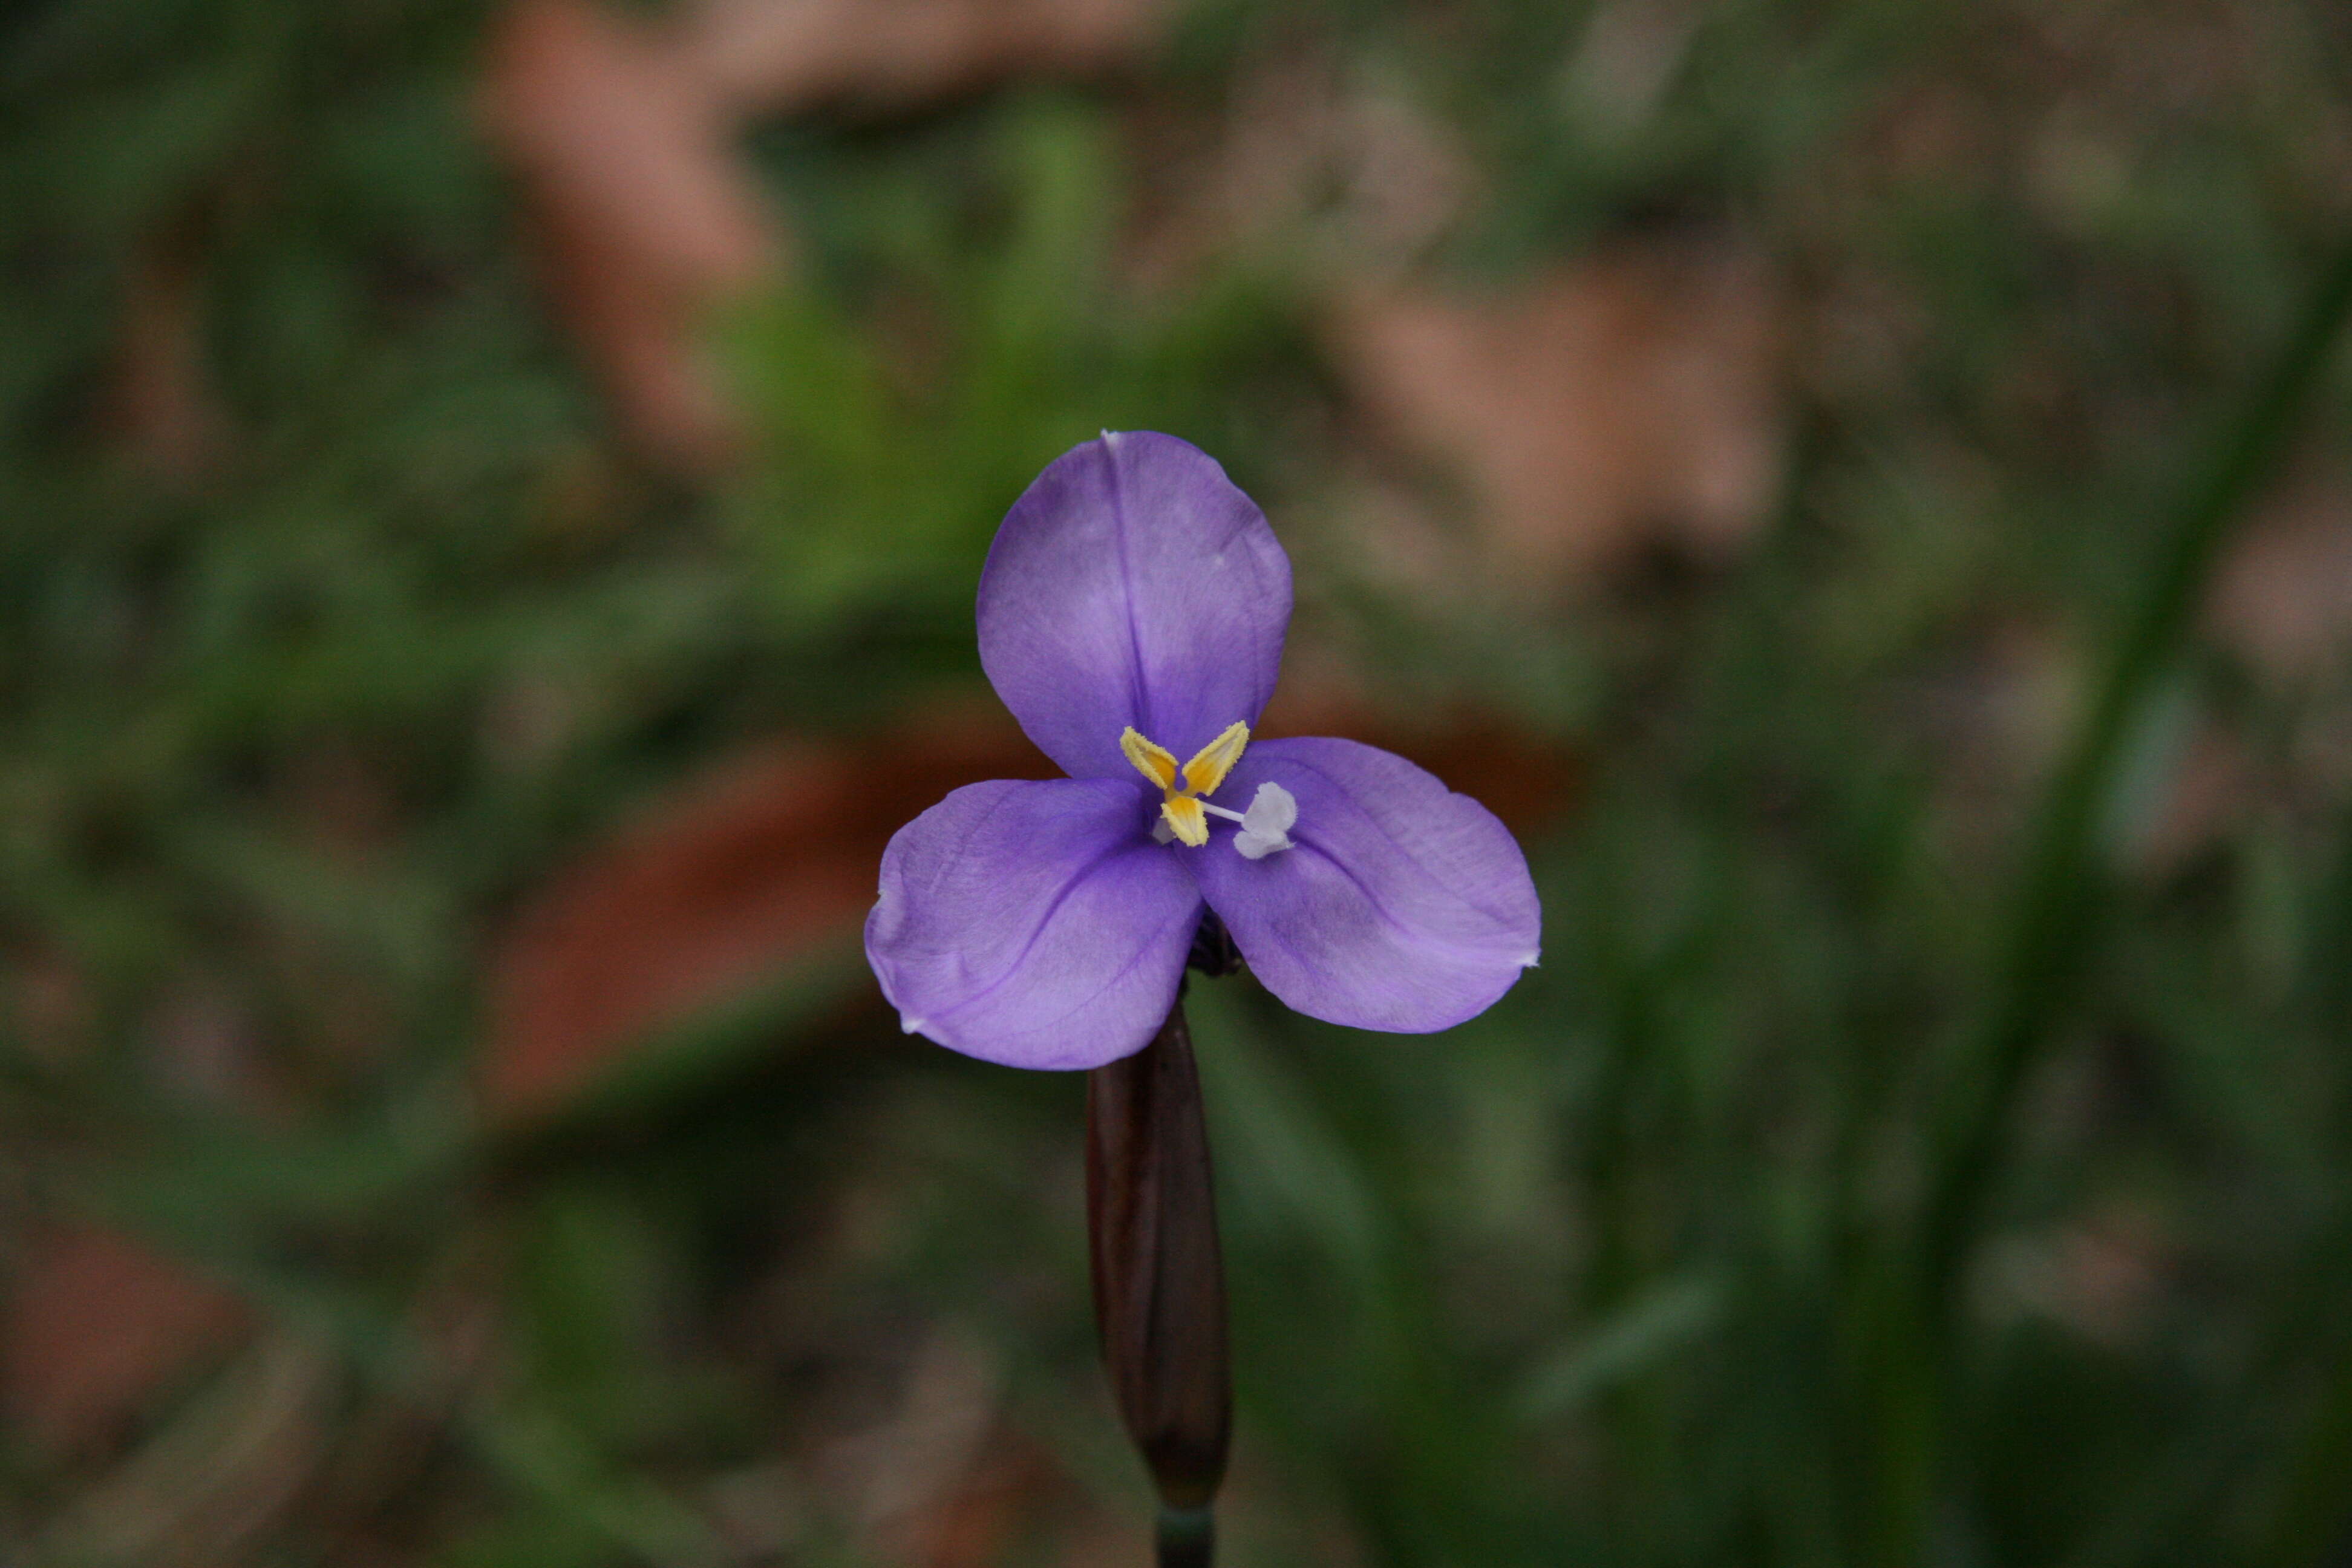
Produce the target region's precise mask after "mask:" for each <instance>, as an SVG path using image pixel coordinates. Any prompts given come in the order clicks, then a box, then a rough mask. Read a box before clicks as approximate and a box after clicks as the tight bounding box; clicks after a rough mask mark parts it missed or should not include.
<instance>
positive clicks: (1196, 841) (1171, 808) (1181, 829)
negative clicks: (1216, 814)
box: [1160, 795, 1209, 849]
mask: <svg viewBox="0 0 2352 1568" xmlns="http://www.w3.org/2000/svg"><path fill="white" fill-rule="evenodd" d="M1160 816H1164V817H1166V818H1167V819H1168V826H1169V827H1170V829H1171V830H1172V831H1173V832H1174V833H1175V835H1176V837H1178V838H1180V839H1181V840H1182V841H1183V842H1184V843H1186V844H1189V845H1191V846H1192V847H1193V848H1195V849H1198V848H1199V847H1201V846H1202V845H1203V844H1206V843H1207V842H1208V841H1209V814H1208V813H1207V812H1205V811H1202V809H1201V803H1200V802H1199V801H1197V800H1194V799H1193V798H1192V796H1191V795H1170V796H1169V797H1168V798H1167V799H1166V800H1164V801H1162V802H1160Z"/></svg>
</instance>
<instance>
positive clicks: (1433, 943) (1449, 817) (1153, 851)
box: [866, 431, 1541, 1068]
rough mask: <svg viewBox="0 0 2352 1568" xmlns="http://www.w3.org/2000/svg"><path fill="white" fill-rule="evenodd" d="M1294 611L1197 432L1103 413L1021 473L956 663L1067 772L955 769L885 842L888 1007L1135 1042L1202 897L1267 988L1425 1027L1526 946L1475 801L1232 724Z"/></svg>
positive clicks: (1348, 1017) (999, 1043)
mask: <svg viewBox="0 0 2352 1568" xmlns="http://www.w3.org/2000/svg"><path fill="white" fill-rule="evenodd" d="M1289 622H1290V561H1289V558H1288V557H1287V556H1286V555H1284V553H1283V552H1282V546H1281V545H1280V544H1278V543H1276V542H1275V537H1274V531H1273V530H1272V529H1270V528H1268V527H1267V526H1266V521H1265V514H1264V513H1262V512H1260V511H1259V510H1258V509H1257V507H1256V505H1255V503H1253V502H1252V501H1251V500H1250V499H1249V497H1247V496H1245V495H1244V494H1243V493H1242V492H1241V491H1240V490H1239V489H1235V488H1234V483H1233V481H1232V480H1230V479H1226V478H1225V472H1224V470H1223V468H1219V467H1218V466H1217V463H1216V461H1215V460H1214V459H1213V458H1210V457H1209V456H1208V455H1207V454H1206V453H1204V452H1202V451H1201V450H1200V449H1199V448H1198V447H1193V446H1191V445H1190V444H1188V443H1186V442H1183V441H1180V440H1177V439H1176V438H1175V437H1172V436H1160V435H1154V434H1151V433H1150V432H1148V431H1133V432H1129V433H1126V434H1112V433H1109V432H1105V434H1104V435H1103V437H1102V439H1100V440H1099V441H1089V442H1087V444H1086V445H1084V446H1082V447H1076V448H1075V449H1074V450H1072V451H1070V452H1067V453H1065V454H1064V455H1063V456H1062V457H1061V458H1058V459H1056V460H1055V462H1054V464H1053V465H1052V466H1051V467H1050V468H1047V469H1046V470H1045V472H1044V473H1043V474H1041V475H1039V476H1038V477H1037V482H1036V483H1034V484H1033V485H1031V486H1030V487H1029V489H1028V491H1027V493H1025V494H1024V495H1023V496H1022V498H1021V499H1020V500H1018V501H1016V502H1014V503H1013V510H1011V511H1010V512H1008V513H1007V514H1006V515H1005V519H1004V526H1003V528H1001V529H999V530H998V531H997V534H996V542H995V544H994V545H992V547H991V548H990V550H989V552H988V564H987V566H986V568H985V569H984V570H983V571H982V573H981V579H980V659H981V664H982V668H985V669H986V670H987V672H988V679H990V681H992V683H993V684H994V685H995V687H996V690H997V694H998V695H999V696H1001V697H1003V699H1004V703H1005V706H1006V707H1008V708H1010V709H1012V710H1013V717H1014V718H1016V719H1018V720H1019V721H1021V727H1022V729H1023V730H1024V731H1027V733H1028V735H1029V738H1030V739H1031V740H1033V741H1034V742H1037V744H1038V746H1039V747H1040V748H1042V749H1043V750H1044V752H1045V754H1046V755H1047V756H1049V757H1051V758H1053V759H1054V761H1055V762H1056V763H1059V764H1061V766H1062V768H1063V769H1064V770H1065V771H1066V772H1067V773H1069V775H1070V776H1069V777H1068V778H1066V779H1053V780H1048V781H1013V780H1006V779H1000V780H997V781H996V782H994V783H991V784H971V785H969V786H967V787H965V788H963V789H960V790H957V791H956V792H955V793H954V794H952V795H949V796H948V797H947V798H946V799H945V800H943V801H941V802H940V804H939V805H935V806H933V807H931V809H930V810H929V811H927V812H925V813H923V815H922V816H919V817H917V818H916V819H915V820H914V821H912V822H910V823H908V825H907V826H904V827H902V828H900V829H899V830H898V836H897V837H894V838H892V839H891V840H890V847H889V848H888V849H887V850H886V851H885V852H884V854H883V857H882V895H881V900H880V901H879V902H877V904H876V905H875V906H874V912H873V914H871V915H870V916H868V917H867V919H866V957H867V958H868V959H869V960H870V961H871V962H872V963H873V965H874V973H875V974H876V975H877V977H878V978H879V979H880V980H881V983H882V992H883V994H884V995H886V996H887V997H889V999H890V1001H891V1004H892V1005H894V1006H896V1007H897V1008H898V1012H899V1016H900V1019H901V1021H902V1022H903V1023H904V1024H905V1026H906V1027H907V1029H908V1032H909V1033H919V1034H922V1035H926V1036H928V1037H930V1038H931V1039H934V1040H937V1041H938V1042H939V1043H940V1044H941V1045H943V1046H947V1047H950V1048H952V1049H955V1050H959V1051H962V1052H964V1053H965V1054H966V1055H969V1056H975V1057H980V1058H984V1059H986V1060H989V1061H992V1062H1003V1063H1004V1064H1006V1065H1008V1066H1012V1067H1024V1068H1095V1067H1099V1066H1101V1065H1102V1064H1103V1063H1105V1062H1108V1061H1113V1060H1116V1059H1117V1058H1120V1057H1124V1056H1128V1055H1129V1054H1131V1053H1133V1052H1135V1051H1138V1050H1140V1049H1142V1048H1143V1047H1144V1045H1145V1044H1146V1043H1148V1042H1149V1041H1150V1038H1151V1037H1152V1035H1153V1033H1154V1032H1155V1031H1156V1030H1157V1029H1158V1028H1159V1027H1160V1022H1161V1021H1162V1020H1163V1019H1164V1018H1165V1017H1166V1016H1167V1015H1168V1010H1169V1007H1170V1006H1171V1005H1172V1004H1173V1003H1174V1001H1175V998H1176V987H1177V984H1178V982H1179V981H1180V980H1181V978H1182V975H1183V970H1184V963H1185V960H1186V957H1187V955H1188V954H1189V952H1190V951H1191V948H1192V937H1193V933H1194V931H1195V930H1196V929H1197V928H1198V927H1199V925H1200V923H1201V911H1202V905H1203V903H1205V904H1206V905H1207V907H1208V908H1210V909H1212V910H1215V911H1216V912H1217V914H1218V915H1219V916H1220V917H1221V918H1222V919H1223V921H1224V923H1225V927H1226V929H1227V930H1228V931H1231V932H1232V934H1233V938H1234V942H1235V944H1236V945H1237V946H1238V947H1239V948H1240V949H1241V953H1242V956H1243V958H1244V960H1245V961H1247V963H1248V964H1249V967H1250V969H1251V970H1252V971H1253V972H1254V973H1255V974H1256V975H1257V977H1258V979H1259V980H1260V981H1261V982H1262V983H1264V984H1265V987H1266V989H1267V990H1269V991H1271V992H1273V993H1274V994H1276V996H1278V997H1280V998H1281V999H1282V1000H1283V1001H1284V1002H1286V1003H1287V1004H1289V1005H1291V1006H1292V1007H1295V1008H1297V1010H1298V1011H1299V1012H1301V1013H1305V1014H1307V1015H1308V1016H1310V1017H1316V1018H1322V1019H1326V1020H1328V1021H1329V1022H1331V1023H1334V1024H1346V1025H1351V1026H1355V1027H1357V1028H1364V1029H1392V1030H1401V1031H1404V1032H1408V1033H1424V1032H1427V1031H1430V1030H1434V1029H1443V1028H1446V1027H1449V1026H1453V1025H1454V1024H1458V1023H1461V1022H1462V1021H1463V1020H1464V1019H1465V1018H1469V1017H1472V1016H1475V1015H1476V1014H1478V1013H1480V1012H1483V1011H1485V1010H1486V1007H1487V1006H1488V1005H1491V1004H1492V1003H1493V1002H1494V1001H1495V999H1496V997H1498V996H1500V995H1502V994H1503V993H1504V992H1505V991H1507V990H1508V989H1510V986H1511V983H1512V982H1513V981H1514V980H1516V979H1517V978H1518V973H1519V971H1520V970H1522V969H1524V968H1526V967H1527V966H1528V965H1529V964H1531V963H1535V961H1536V949H1537V942H1538V931H1539V926H1540V923H1541V911H1540V910H1539V909H1538V905H1537V902H1536V890H1535V884H1534V883H1533V881H1531V880H1530V879H1529V878H1528V865H1527V860H1526V858H1524V857H1523V856H1522V855H1521V854H1520V853H1519V847H1518V846H1517V844H1516V843H1514V842H1513V841H1512V838H1511V836H1510V833H1509V832H1508V831H1507V829H1506V828H1505V827H1504V826H1503V825H1502V824H1501V823H1499V822H1497V821H1496V820H1495V817H1494V816H1493V814H1492V813H1490V812H1488V811H1487V810H1486V807H1484V806H1482V805H1479V804H1478V803H1477V802H1476V801H1474V800H1472V799H1470V798H1469V797H1468V796H1467V795H1454V794H1452V793H1450V792H1449V791H1448V790H1447V789H1446V787H1445V786H1444V784H1440V783H1438V782H1437V780H1436V779H1434V778H1433V777H1432V776H1431V775H1430V774H1428V773H1424V772H1423V771H1422V770H1421V769H1420V768H1417V767H1415V766H1413V765H1412V763H1408V762H1406V761H1404V760H1403V759H1402V757H1395V756H1391V755H1390V754H1389V753H1388V752H1381V751H1376V750H1374V749H1373V748H1371V747H1370V746H1364V745H1359V744H1358V743H1356V742H1353V741H1337V740H1282V741H1253V740H1252V739H1251V738H1250V729H1251V726H1253V725H1255V723H1256V722H1257V720H1258V715H1259V713H1260V712H1262V711H1263V710H1265V703H1266V699H1267V698H1269V697H1270V696H1272V695H1273V693H1274V679H1275V672H1276V668H1278V667H1279V665H1280V664H1281V662H1282V639H1283V633H1284V631H1285V630H1286V627H1287V626H1288V625H1289ZM1179 759H1183V760H1182V761H1181V762H1180V760H1179Z"/></svg>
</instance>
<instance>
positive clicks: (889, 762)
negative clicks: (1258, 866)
mask: <svg viewBox="0 0 2352 1568" xmlns="http://www.w3.org/2000/svg"><path fill="white" fill-rule="evenodd" d="M1053 772H1054V770H1053V769H1052V767H1051V766H1050V765H1049V764H1048V763H1046V762H1045V759H1044V758H1043V757H1041V756H1039V755H1038V754H1037V752H1035V750H1034V748H1032V747H1031V746H1030V745H1029V743H1028V742H1027V741H1025V740H1024V739H1023V738H1022V735H1021V733H1020V731H1018V730H1017V729H1015V728H1014V727H1013V722H1012V721H1011V720H1010V719H1009V718H1006V717H1004V716H1003V713H1002V710H994V711H992V710H989V709H987V708H982V707H974V708H971V709H958V710H950V711H944V712H940V713H937V714H933V715H929V716H926V717H924V718H922V719H920V720H919V721H917V722H916V723H915V724H913V725H911V726H910V727H908V729H905V730H902V731H894V732H893V733H891V734H888V735H885V736H882V737H878V738H876V739H873V740H869V741H866V742H816V741H811V742H795V743H790V744H785V745H780V746H777V747H775V748H773V749H772V750H769V751H767V752H762V753H761V754H759V755H757V756H754V757H751V758H748V759H745V760H742V761H740V762H738V763H734V764H733V765H731V766H730V767H729V768H728V769H726V770H725V772H724V773H722V774H720V775H719V777H718V778H716V779H714V780H712V781H709V782H708V783H706V784H702V785H699V786H698V787H697V788H696V789H695V790H694V791H693V793H692V794H691V795H688V797H687V798H686V799H684V800H682V801H678V802H675V803H672V804H670V805H667V807H665V808H663V809H661V810H660V811H658V812H657V813H656V815H654V816H650V817H649V818H648V819H647V820H646V822H645V823H644V824H643V825H642V826H639V827H638V828H636V829H635V831H633V832H631V833H629V834H627V835H625V837H623V838H622V839H621V841H620V842H618V843H617V844H615V845H614V846H613V847H610V848H608V849H606V850H604V852H602V853H601V854H598V855H597V856H595V857H594V858H592V859H590V860H589V861H587V862H586V863H584V864H583V865H582V866H580V867H579V868H576V869H574V870H572V872H570V873H569V874H567V875H565V876H564V877H562V879H559V880H558V881H557V882H556V883H555V884H554V885H553V886H551V887H550V888H549V889H547V891H546V892H545V893H544V894H543V895H542V896H541V897H540V898H539V899H538V900H536V901H534V902H533V903H532V904H531V905H530V907H529V908H528V909H526V910H524V911H523V913H522V915H521V917H520V919H519V920H518V921H517V922H516V925H515V928H514V931H513V934H512V937H511V939H510V940H509V942H507V944H506V947H505V950H504V952H502V953H501V955H500V956H499V959H498V961H497V964H496V973H495V976H494V979H493V982H492V984H493V993H494V1000H493V1015H494V1018H493V1024H492V1029H491V1038H490V1045H489V1049H488V1056H487V1058H486V1059H485V1061H484V1064H483V1074H484V1077H483V1088H484V1090H485V1092H486V1094H487V1096H488V1100H489V1101H490V1103H491V1104H492V1106H493V1107H494V1108H496V1109H497V1110H499V1111H500V1112H503V1113H509V1114H512V1113H519V1112H525V1111H530V1110H541V1109H544V1108H546V1107H548V1106H549V1105H550V1104H551V1103H552V1102H553V1101H555V1100H560V1099H562V1097H563V1096H565V1095H566V1094H567V1093H569V1092H570V1091H571V1090H572V1089H576V1088H578V1087H579V1086H580V1085H581V1084H582V1083H583V1081H584V1080H585V1079H588V1078H590V1077H593V1074H594V1072H595V1071H596V1069H597V1068H600V1067H602V1066H604V1065H605V1064H606V1063H608V1062H609V1061H610V1060H611V1059H612V1058H613V1057H614V1054H615V1053H616V1052H617V1051H619V1050H621V1049H622V1048H623V1047H626V1046H627V1045H629V1044H630V1043H631V1042H633V1041H635V1039H637V1038H639V1037H642V1036H644V1035H645V1034H646V1033H647V1032H649V1031H650V1030H652V1029H654V1028H656V1027H657V1026H659V1025H661V1024H663V1023H665V1022H668V1021H672V1020H675V1019H677V1018H680V1017H683V1016H690V1015H691V1014H692V1013H693V1012H694V1011H696V1010H697V1009H698V1008H699V1007H702V1006H704V1005H709V1003H711V1002H713V1001H716V1000H719V999H720V998H723V997H725V996H727V995H729V994H732V993H735V992H737V991H739V990H740V989H741V988H743V987H744V986H746V985H748V984H751V983H753V982H756V981H757V980H758V979H760V978H761V976H763V975H765V974H768V973H772V972H773V971H774V970H775V969H776V968H777V967H778V966H779V965H781V964H782V963H787V962H789V961H790V960H792V959H793V957H795V956H797V955H800V954H803V953H806V952H811V951H813V950H814V949H816V948H818V947H820V946H822V945H823V944H824V943H825V942H828V941H831V940H835V939H838V938H840V937H842V936H843V935H844V934H845V933H847V932H850V931H855V930H856V927H857V924H858V922H859V921H862V920H864V918H865V916H866V910H867V909H868V908H870V907H871V906H872V904H873V902H874V889H875V878H876V873H877V867H879V866H880V864H881V861H882V850H883V847H884V846H885V845H887V843H888V842H889V840H890V835H891V834H893V833H895V832H897V831H898V828H899V827H900V826H903V825H904V824H905V823H906V822H907V821H908V819H909V818H911V817H913V816H915V815H916V814H917V813H919V812H920V811H922V810H924V809H925V808H926V807H928V806H929V805H933V804H934V803H936V802H937V801H938V800H939V799H940V797H941V796H942V795H946V794H947V792H948V791H949V790H950V789H953V788H955V787H957V786H958V785H961V784H971V783H973V782H975V781H977V780H980V779H985V778H1018V777H1028V778H1042V777H1050V776H1052V774H1053Z"/></svg>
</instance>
